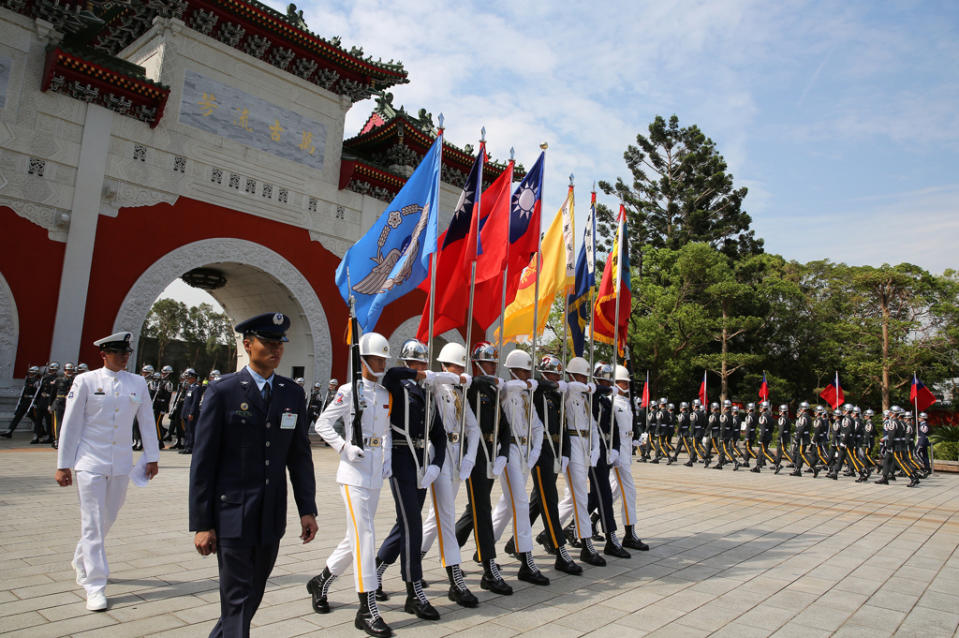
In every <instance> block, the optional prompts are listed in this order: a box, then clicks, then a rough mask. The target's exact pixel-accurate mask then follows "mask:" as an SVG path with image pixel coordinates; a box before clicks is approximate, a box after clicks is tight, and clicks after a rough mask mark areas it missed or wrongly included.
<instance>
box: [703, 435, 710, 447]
mask: <svg viewBox="0 0 959 638" xmlns="http://www.w3.org/2000/svg"><path fill="white" fill-rule="evenodd" d="M702 444H703V447H706V446H707V445H708V444H709V437H708V436H704V437H703V440H702Z"/></svg>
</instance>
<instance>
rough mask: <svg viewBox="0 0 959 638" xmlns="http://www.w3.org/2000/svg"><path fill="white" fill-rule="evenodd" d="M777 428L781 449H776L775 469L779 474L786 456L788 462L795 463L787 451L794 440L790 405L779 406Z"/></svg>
mask: <svg viewBox="0 0 959 638" xmlns="http://www.w3.org/2000/svg"><path fill="white" fill-rule="evenodd" d="M776 426H777V428H778V430H779V447H777V448H776V463H775V465H773V469H775V470H776V471H775V473H776V474H779V470H781V469H782V463H783V457H784V456H785V457H786V460H787V461H789V462H790V463H794V461H793V459H792V457H791V456H790V455H789V452H787V451H786V448H788V447H789V441H790V439H791V438H792V421H790V420H789V405H788V404H786V403H783V404H782V405H780V406H779V418H778V419H776Z"/></svg>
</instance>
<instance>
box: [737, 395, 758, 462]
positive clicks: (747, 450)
mask: <svg viewBox="0 0 959 638" xmlns="http://www.w3.org/2000/svg"><path fill="white" fill-rule="evenodd" d="M741 429H742V432H743V434H744V436H743V441H744V447H743V463H742V466H743V467H749V459H754V458H756V451H755V450H754V449H753V446H754V445H756V404H755V403H747V404H746V416H745V417H743V423H742V428H741Z"/></svg>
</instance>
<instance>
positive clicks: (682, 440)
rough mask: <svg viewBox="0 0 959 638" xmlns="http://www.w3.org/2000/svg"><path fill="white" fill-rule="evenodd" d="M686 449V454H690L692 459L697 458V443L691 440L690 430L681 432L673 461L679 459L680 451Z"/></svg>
mask: <svg viewBox="0 0 959 638" xmlns="http://www.w3.org/2000/svg"><path fill="white" fill-rule="evenodd" d="M682 449H684V450H686V454H688V455H689V460H690V461H695V460H696V447H695V444H694V443H693V442H692V441H690V438H689V433H688V432H682V431H681V432H680V433H679V438H678V439H677V440H676V449H675V450H673V461H674V462H675V461H678V460H679V451H680V450H682Z"/></svg>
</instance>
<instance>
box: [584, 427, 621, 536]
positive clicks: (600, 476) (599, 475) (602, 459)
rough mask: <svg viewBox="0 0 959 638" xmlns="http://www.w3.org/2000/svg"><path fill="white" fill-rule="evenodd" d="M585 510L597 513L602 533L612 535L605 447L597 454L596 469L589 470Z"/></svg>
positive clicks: (611, 491)
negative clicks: (601, 524)
mask: <svg viewBox="0 0 959 638" xmlns="http://www.w3.org/2000/svg"><path fill="white" fill-rule="evenodd" d="M586 508H587V509H588V510H589V511H590V512H597V513H598V514H599V520H600V521H602V523H603V532H604V533H606V534H612V533H613V532H615V531H616V519H615V517H614V516H613V490H612V488H611V487H610V486H609V463H608V462H607V460H606V446H605V445H604V446H603V447H602V450H601V451H600V453H599V461H598V462H597V463H596V467H591V468H589V499H588V500H587V501H586Z"/></svg>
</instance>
